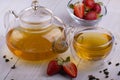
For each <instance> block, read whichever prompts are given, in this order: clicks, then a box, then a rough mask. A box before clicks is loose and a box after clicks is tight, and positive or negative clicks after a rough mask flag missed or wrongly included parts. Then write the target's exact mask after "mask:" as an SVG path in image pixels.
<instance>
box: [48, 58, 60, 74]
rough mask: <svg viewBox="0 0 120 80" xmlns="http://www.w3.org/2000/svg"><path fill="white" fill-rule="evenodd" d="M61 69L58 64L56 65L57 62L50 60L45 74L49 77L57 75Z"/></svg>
mask: <svg viewBox="0 0 120 80" xmlns="http://www.w3.org/2000/svg"><path fill="white" fill-rule="evenodd" d="M61 68H62V66H61V65H60V64H58V60H52V61H50V62H49V64H48V68H47V74H48V75H49V76H52V75H54V74H57V73H58V72H59V71H60V70H61Z"/></svg>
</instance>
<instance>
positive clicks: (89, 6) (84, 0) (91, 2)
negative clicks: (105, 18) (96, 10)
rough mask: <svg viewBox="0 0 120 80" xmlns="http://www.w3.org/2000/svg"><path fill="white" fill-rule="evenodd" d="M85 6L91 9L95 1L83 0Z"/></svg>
mask: <svg viewBox="0 0 120 80" xmlns="http://www.w3.org/2000/svg"><path fill="white" fill-rule="evenodd" d="M82 3H84V4H85V6H86V7H87V8H89V9H92V8H93V7H94V4H95V1H94V0H83V2H82Z"/></svg>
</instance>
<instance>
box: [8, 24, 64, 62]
mask: <svg viewBox="0 0 120 80" xmlns="http://www.w3.org/2000/svg"><path fill="white" fill-rule="evenodd" d="M61 34H62V29H61V28H60V27H56V26H55V25H51V26H49V27H48V28H46V29H42V30H31V29H25V28H24V29H23V28H21V27H17V28H14V29H11V30H10V31H9V32H8V34H7V36H6V38H7V45H8V48H9V49H10V50H11V51H12V52H13V53H14V54H15V55H17V56H18V57H20V58H23V59H26V60H33V61H36V60H41V61H42V60H47V59H49V58H52V57H55V56H56V55H57V54H55V53H54V52H53V51H52V43H53V41H54V40H55V39H57V38H59V37H60V36H61Z"/></svg>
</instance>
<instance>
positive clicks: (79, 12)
mask: <svg viewBox="0 0 120 80" xmlns="http://www.w3.org/2000/svg"><path fill="white" fill-rule="evenodd" d="M74 14H75V16H77V17H79V18H83V16H84V4H83V3H76V4H75V5H74Z"/></svg>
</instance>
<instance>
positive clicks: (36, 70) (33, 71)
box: [0, 0, 120, 80]
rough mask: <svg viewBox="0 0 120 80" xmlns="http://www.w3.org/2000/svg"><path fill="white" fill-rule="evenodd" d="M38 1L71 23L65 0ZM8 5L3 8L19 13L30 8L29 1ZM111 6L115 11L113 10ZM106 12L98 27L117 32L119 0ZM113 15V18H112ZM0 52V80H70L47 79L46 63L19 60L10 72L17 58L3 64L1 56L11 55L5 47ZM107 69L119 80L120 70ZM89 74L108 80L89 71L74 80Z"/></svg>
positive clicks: (114, 59) (80, 73) (12, 0)
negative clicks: (119, 73)
mask: <svg viewBox="0 0 120 80" xmlns="http://www.w3.org/2000/svg"><path fill="white" fill-rule="evenodd" d="M39 1H40V4H41V5H43V6H45V7H48V8H49V9H51V10H52V11H53V12H54V14H55V15H57V16H58V17H60V18H61V19H62V20H63V21H64V22H65V23H67V24H70V23H71V22H70V21H71V20H72V19H71V18H70V16H69V15H68V13H67V10H66V5H67V2H68V1H67V0H52V1H51V0H39ZM3 2H4V1H3ZM10 3H12V5H9V7H6V6H5V7H4V8H6V9H14V10H16V11H17V12H19V11H20V10H22V9H23V8H25V7H27V6H30V3H31V0H11V2H10ZM24 3H25V4H24ZM21 4H22V5H21ZM116 4H117V5H116ZM113 6H114V7H115V8H116V9H114V7H113ZM109 9H110V10H109ZM2 11H3V10H1V12H2ZM6 11H7V10H6ZM108 11H109V12H108V14H107V15H106V16H105V18H104V20H102V21H101V22H100V24H99V25H100V26H102V27H105V28H107V29H110V30H111V31H112V30H113V26H116V27H114V31H117V32H118V31H119V30H120V27H119V26H120V24H119V23H120V22H119V21H120V20H119V18H118V17H119V14H120V13H119V11H120V10H119V0H113V1H112V2H110V4H109V5H108ZM3 14H4V12H3V13H2V15H1V16H0V17H2V16H3ZM113 14H114V15H115V16H113ZM111 18H112V19H111ZM1 22H2V19H1ZM2 25H3V24H2ZM118 35H119V34H118ZM119 46H120V45H118V46H117V49H116V52H115V53H116V55H117V56H116V57H114V58H113V59H112V61H113V62H117V61H119V56H120V55H119V53H118V52H120V50H119V49H120V48H118V47H119ZM0 52H1V54H0V56H1V57H0V64H2V66H0V73H2V74H0V80H3V79H4V78H5V76H6V78H5V80H10V79H15V80H70V79H69V78H65V77H63V76H61V75H55V76H53V77H48V76H47V75H46V68H47V63H43V64H38V63H31V62H27V61H23V60H19V61H18V62H17V64H16V69H14V70H11V69H10V68H11V66H12V65H13V64H15V62H16V61H17V58H16V57H14V59H13V60H11V61H10V62H8V63H5V61H4V59H3V58H2V56H3V55H4V54H7V56H8V57H9V58H10V57H13V55H12V54H11V53H10V52H9V50H7V49H6V47H2V49H1V50H0ZM69 54H70V52H69V51H68V52H67V53H66V55H65V56H67V55H69ZM65 56H64V57H65ZM109 69H110V70H111V71H114V72H113V73H111V75H112V78H114V79H115V80H119V79H120V78H119V77H116V75H115V74H116V72H118V70H120V68H117V69H115V68H114V65H113V66H112V67H109ZM79 71H80V70H79ZM8 73H9V74H8ZM89 73H90V74H95V75H96V76H98V77H101V78H102V80H109V79H104V78H103V77H104V76H100V75H99V73H97V72H96V71H90V72H87V73H86V72H84V71H80V72H79V75H78V77H77V78H76V79H74V80H79V79H81V80H87V75H88V74H89ZM7 74H8V75H7Z"/></svg>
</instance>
